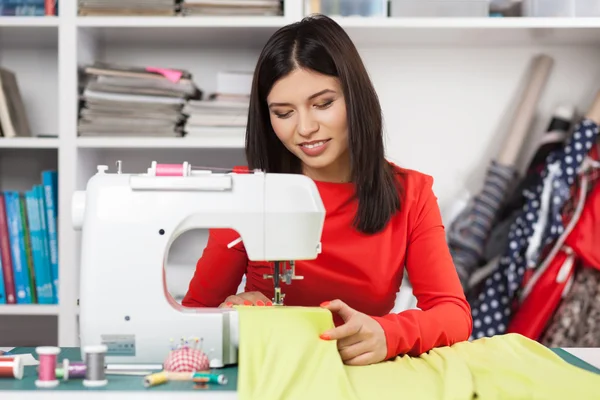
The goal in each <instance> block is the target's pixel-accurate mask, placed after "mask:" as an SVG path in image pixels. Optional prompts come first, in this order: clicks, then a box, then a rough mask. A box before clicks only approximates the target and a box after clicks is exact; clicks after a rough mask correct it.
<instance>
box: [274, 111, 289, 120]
mask: <svg viewBox="0 0 600 400" xmlns="http://www.w3.org/2000/svg"><path fill="white" fill-rule="evenodd" d="M291 113H292V112H291V111H288V112H286V113H283V114H281V113H275V115H276V116H277V118H287V117H289V116H290V114H291Z"/></svg>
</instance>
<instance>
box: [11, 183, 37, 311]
mask: <svg viewBox="0 0 600 400" xmlns="http://www.w3.org/2000/svg"><path fill="white" fill-rule="evenodd" d="M4 199H5V203H6V214H7V215H6V219H7V221H8V235H9V236H10V237H9V241H10V249H11V254H12V258H13V269H14V276H15V289H16V292H17V304H31V288H30V286H29V271H28V269H27V260H26V258H25V257H26V256H25V241H24V240H23V230H22V228H21V226H22V224H21V212H20V204H19V193H18V192H13V191H7V192H5V193H4Z"/></svg>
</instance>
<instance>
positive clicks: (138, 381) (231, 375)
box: [0, 347, 238, 397]
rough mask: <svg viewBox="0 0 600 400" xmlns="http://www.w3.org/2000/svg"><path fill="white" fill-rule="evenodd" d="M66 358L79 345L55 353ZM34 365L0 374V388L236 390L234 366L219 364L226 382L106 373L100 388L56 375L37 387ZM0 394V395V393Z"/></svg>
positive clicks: (21, 350)
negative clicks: (16, 375) (19, 374)
mask: <svg viewBox="0 0 600 400" xmlns="http://www.w3.org/2000/svg"><path fill="white" fill-rule="evenodd" d="M10 353H12V354H27V353H31V354H32V355H33V356H34V358H36V359H37V358H38V357H37V354H36V353H35V348H34V347H18V348H16V349H14V350H12V351H11V352H10ZM65 358H67V359H68V360H69V361H82V360H81V353H80V350H79V348H75V347H66V348H65V347H63V348H62V349H61V352H60V354H59V356H58V362H59V363H62V360H64V359H65ZM36 369H37V366H26V367H25V371H24V373H23V379H20V380H19V379H2V378H0V390H92V391H99V390H100V391H102V390H104V391H136V390H139V391H142V390H144V391H145V390H151V391H188V390H189V391H236V390H237V375H238V374H237V367H225V368H219V369H218V370H215V371H218V372H219V373H220V374H224V375H225V376H226V377H227V384H226V385H217V384H215V385H208V386H207V388H203V389H195V388H194V386H196V384H195V383H194V382H191V381H190V382H188V381H170V382H166V383H163V384H162V385H157V386H152V387H149V388H146V387H144V377H143V376H140V375H137V376H133V375H106V379H108V385H106V386H104V387H101V388H87V387H85V386H83V380H82V379H74V380H68V381H63V380H62V379H59V382H60V383H59V385H58V386H57V387H56V388H53V389H38V387H37V386H35V380H36V379H37V370H36ZM0 397H1V396H0Z"/></svg>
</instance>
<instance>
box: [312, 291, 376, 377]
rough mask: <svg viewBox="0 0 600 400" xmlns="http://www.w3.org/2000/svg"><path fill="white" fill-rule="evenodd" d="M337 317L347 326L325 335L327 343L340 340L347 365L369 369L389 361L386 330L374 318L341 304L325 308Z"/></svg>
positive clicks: (343, 357)
mask: <svg viewBox="0 0 600 400" xmlns="http://www.w3.org/2000/svg"><path fill="white" fill-rule="evenodd" d="M321 307H323V308H327V309H328V310H330V311H331V312H335V313H337V314H338V315H339V316H340V317H341V318H342V319H343V320H344V324H343V325H340V326H338V327H336V328H333V329H331V330H329V331H327V332H323V333H322V334H321V336H320V337H321V339H323V340H337V347H338V351H339V353H340V356H341V357H342V360H343V361H344V364H346V365H369V364H375V363H378V362H380V361H383V360H385V358H386V355H387V343H386V339H385V333H384V331H383V328H382V327H381V325H379V323H378V322H377V321H375V320H374V319H373V318H371V317H370V316H368V315H366V314H363V313H361V312H358V311H356V310H354V309H353V308H350V306H348V305H347V304H345V303H344V302H343V301H341V300H333V301H331V302H325V303H323V304H321Z"/></svg>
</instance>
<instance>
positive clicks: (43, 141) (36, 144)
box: [0, 137, 59, 149]
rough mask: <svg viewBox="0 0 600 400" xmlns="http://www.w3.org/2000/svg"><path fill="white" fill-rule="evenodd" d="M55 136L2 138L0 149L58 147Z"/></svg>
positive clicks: (0, 139)
mask: <svg viewBox="0 0 600 400" xmlns="http://www.w3.org/2000/svg"><path fill="white" fill-rule="evenodd" d="M58 145H59V141H58V139H55V138H35V137H32V138H0V149H57V148H58Z"/></svg>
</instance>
